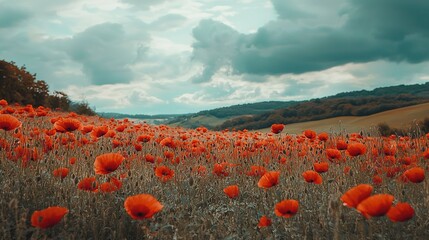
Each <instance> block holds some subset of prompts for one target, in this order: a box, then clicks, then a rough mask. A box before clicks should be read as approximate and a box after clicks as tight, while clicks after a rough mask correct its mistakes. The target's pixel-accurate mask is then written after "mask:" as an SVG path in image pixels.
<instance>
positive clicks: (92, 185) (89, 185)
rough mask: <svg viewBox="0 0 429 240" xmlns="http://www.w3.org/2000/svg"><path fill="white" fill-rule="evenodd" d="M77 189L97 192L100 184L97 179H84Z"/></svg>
mask: <svg viewBox="0 0 429 240" xmlns="http://www.w3.org/2000/svg"><path fill="white" fill-rule="evenodd" d="M77 188H78V189H80V190H84V191H91V192H97V191H98V183H97V181H96V180H95V177H87V178H84V179H82V180H81V181H80V182H79V183H78V184H77Z"/></svg>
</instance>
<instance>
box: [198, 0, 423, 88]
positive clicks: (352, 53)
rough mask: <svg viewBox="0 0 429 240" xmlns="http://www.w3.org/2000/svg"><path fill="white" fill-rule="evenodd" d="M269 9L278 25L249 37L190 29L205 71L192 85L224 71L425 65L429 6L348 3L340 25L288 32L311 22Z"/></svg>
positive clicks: (209, 26)
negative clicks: (275, 14)
mask: <svg viewBox="0 0 429 240" xmlns="http://www.w3.org/2000/svg"><path fill="white" fill-rule="evenodd" d="M305 2H306V3H307V2H308V3H309V4H310V3H311V4H320V3H315V1H313V0H307V1H305ZM330 2H331V3H334V1H330ZM272 3H273V5H274V7H275V9H276V11H277V12H278V14H279V19H278V20H276V21H273V22H270V23H268V24H266V25H265V26H263V27H261V28H259V29H258V31H257V32H256V33H254V34H247V35H244V34H240V33H238V32H237V31H235V30H234V29H232V28H231V27H229V26H227V25H224V24H221V23H218V22H216V21H203V22H201V23H200V25H199V26H198V27H196V28H195V29H194V32H193V35H194V38H195V40H196V43H195V44H194V45H193V48H194V52H193V53H194V59H195V60H196V61H199V62H201V63H203V65H204V67H205V68H204V70H203V73H202V74H201V75H200V76H196V78H195V79H194V82H204V81H210V79H211V77H212V76H213V75H214V74H215V73H216V71H218V70H219V69H220V68H222V67H225V66H231V67H232V69H233V73H235V74H244V73H248V74H257V75H265V74H269V75H271V74H285V73H295V74H300V73H304V72H309V71H320V70H324V69H328V68H331V67H334V66H338V65H343V64H346V63H364V62H370V61H376V60H387V61H391V62H402V61H405V62H410V63H419V62H423V61H427V60H428V59H429V48H428V47H427V46H428V45H429V21H427V13H428V12H429V1H426V0H411V1H402V0H378V1H373V0H349V1H348V2H347V4H346V6H345V7H344V8H343V9H341V11H340V12H338V13H337V14H338V15H342V16H343V17H345V19H346V20H345V22H344V23H343V24H342V25H340V26H316V27H311V26H307V27H295V26H294V24H295V23H297V22H298V21H297V19H298V20H299V19H306V18H311V15H309V14H308V13H307V12H305V8H296V7H295V8H289V7H288V6H287V5H286V4H285V3H283V2H282V1H280V0H272ZM313 9H314V8H313ZM212 38H213V39H217V40H212Z"/></svg>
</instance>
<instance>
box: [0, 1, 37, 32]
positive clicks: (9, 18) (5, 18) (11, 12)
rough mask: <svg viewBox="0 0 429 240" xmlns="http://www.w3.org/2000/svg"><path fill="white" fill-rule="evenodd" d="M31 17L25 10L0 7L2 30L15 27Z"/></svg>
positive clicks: (0, 25) (0, 26)
mask: <svg viewBox="0 0 429 240" xmlns="http://www.w3.org/2000/svg"><path fill="white" fill-rule="evenodd" d="M30 17H31V13H29V12H28V11H26V10H24V9H19V8H11V7H7V6H3V7H0V28H9V27H15V26H16V25H18V24H19V23H20V22H23V21H25V20H27V19H29V18H30Z"/></svg>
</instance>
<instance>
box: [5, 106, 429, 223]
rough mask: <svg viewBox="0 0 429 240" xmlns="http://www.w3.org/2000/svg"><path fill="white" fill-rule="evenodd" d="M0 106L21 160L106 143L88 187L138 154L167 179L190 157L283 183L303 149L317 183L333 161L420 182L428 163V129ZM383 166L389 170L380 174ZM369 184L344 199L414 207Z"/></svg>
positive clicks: (107, 188)
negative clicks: (264, 129)
mask: <svg viewBox="0 0 429 240" xmlns="http://www.w3.org/2000/svg"><path fill="white" fill-rule="evenodd" d="M0 106H1V107H2V109H1V114H0V129H2V130H4V134H2V135H3V136H1V135H0V149H1V151H2V156H5V159H7V160H10V161H14V162H16V163H18V164H20V165H21V166H22V167H28V166H31V164H32V162H37V161H39V160H41V159H43V157H44V154H46V153H49V152H52V151H55V150H58V149H63V150H65V151H67V150H72V149H76V148H81V149H82V150H81V151H82V152H83V154H84V155H86V156H88V157H90V156H91V153H90V149H91V146H92V145H95V144H97V142H99V141H101V142H103V144H109V145H110V146H109V147H108V148H107V147H106V149H108V150H106V153H103V154H100V155H98V156H94V158H92V161H93V173H94V174H93V175H92V176H81V175H79V174H78V176H80V177H82V178H81V179H80V181H79V182H78V183H77V186H76V187H77V189H79V190H82V191H88V192H93V193H98V192H102V193H114V192H116V191H119V190H120V189H121V187H122V185H123V182H124V181H126V179H127V175H128V172H130V171H131V170H132V169H131V162H132V161H135V160H139V161H143V162H144V163H145V164H151V165H153V174H154V176H156V177H157V178H158V179H159V181H161V182H163V183H165V184H168V182H170V181H172V180H174V179H175V178H176V177H177V176H176V175H177V173H176V174H175V171H174V170H173V169H172V168H171V166H176V165H180V164H182V163H186V164H191V165H192V168H191V174H194V175H197V176H199V177H204V176H207V175H209V174H210V171H209V170H208V169H212V170H211V173H212V175H214V176H216V177H219V178H225V177H230V176H232V175H235V174H245V175H247V176H249V177H256V178H258V179H259V180H258V181H257V187H259V188H262V189H265V190H266V191H270V190H269V189H270V188H272V187H274V186H276V185H279V184H280V181H279V179H280V177H281V174H283V172H282V171H283V170H284V168H282V167H280V166H282V165H286V164H288V163H289V162H293V164H301V163H302V162H300V161H301V160H296V159H294V158H297V159H299V158H301V157H305V159H306V161H309V160H308V156H311V157H312V158H315V159H312V160H311V161H312V164H311V165H312V166H313V169H307V170H305V171H303V172H302V173H300V174H301V175H302V181H305V182H307V183H312V184H316V185H320V184H323V183H324V182H323V177H322V176H323V174H324V173H326V172H328V171H329V169H330V166H331V165H332V164H334V165H336V166H337V165H338V166H343V171H344V174H346V175H347V174H351V173H350V171H351V169H352V167H351V165H353V166H354V168H356V167H357V168H358V169H354V170H355V171H361V172H365V171H368V169H371V173H372V174H373V184H374V185H376V186H378V185H381V184H383V181H385V179H395V180H397V181H399V182H401V183H404V184H405V183H408V182H411V183H421V182H423V181H424V180H425V172H426V171H427V168H428V159H429V146H428V144H429V143H428V139H429V134H427V135H426V136H423V137H421V138H418V139H413V138H410V137H398V136H391V137H389V138H381V137H369V136H368V137H363V136H362V134H358V133H352V134H350V135H349V136H342V135H339V136H334V135H331V134H328V133H319V134H317V133H316V132H315V131H313V130H305V131H304V132H303V134H301V135H297V136H293V135H288V134H281V133H282V131H283V130H284V128H285V126H284V125H283V124H273V125H272V128H271V133H261V132H249V131H245V130H244V131H235V132H229V131H227V130H225V131H221V132H213V131H209V130H208V129H206V128H204V127H199V128H197V129H183V128H172V127H168V126H165V125H160V126H152V125H149V124H146V123H134V122H132V121H129V120H127V119H125V120H113V119H101V118H97V117H92V118H89V117H85V116H80V115H77V114H75V113H59V112H53V111H50V109H47V108H43V107H39V108H36V109H35V108H33V107H32V106H31V105H29V106H24V107H23V106H19V105H16V106H9V105H8V103H7V102H6V101H5V100H1V101H0ZM35 119H39V120H37V121H36V120H35ZM46 123H48V124H46ZM38 124H40V126H39V125H38ZM9 132H10V134H9ZM31 139H36V140H37V141H39V140H40V141H42V143H43V144H42V145H32V143H34V141H31ZM148 146H150V149H153V148H156V151H147V149H149V147H148ZM292 153H294V154H295V155H292ZM67 156H68V159H65V161H64V166H61V167H59V168H56V169H51V171H52V175H53V176H54V177H57V178H59V179H64V178H66V177H67V176H68V175H69V172H70V171H71V169H70V168H69V167H67V166H72V165H75V164H79V161H82V160H80V159H77V158H76V157H73V156H69V155H67ZM58 157H59V158H62V156H58ZM224 159H229V160H228V161H225V160H224ZM243 159H246V160H249V159H258V161H259V163H258V164H248V162H252V163H253V162H255V161H241V160H243ZM293 164H291V165H293ZM302 164H303V163H302ZM425 168H426V170H425ZM282 169H283V170H282ZM91 171H92V170H91ZM384 175H385V176H386V177H382V176H384ZM99 176H103V179H104V180H105V181H103V182H102V183H100V182H99V180H100V177H99ZM223 191H224V193H225V194H226V196H227V197H229V198H230V199H236V198H238V197H239V196H240V186H239V185H236V184H234V185H229V186H226V187H225V188H224V189H223ZM372 191H373V186H371V185H369V184H361V185H358V186H356V187H354V188H352V189H350V190H349V191H347V192H346V193H344V195H343V196H342V197H341V200H342V201H343V202H344V205H346V206H347V207H351V208H356V209H357V211H358V212H360V213H361V214H362V215H363V216H365V217H366V218H369V217H376V216H383V215H387V216H388V217H389V219H390V220H392V221H394V222H397V221H406V220H409V219H411V218H412V217H413V216H414V209H413V208H412V206H411V205H410V204H408V203H397V204H396V206H392V204H393V200H394V197H393V196H392V195H390V194H376V195H373V196H371V193H372ZM232 201H233V200H232ZM298 208H299V201H298V200H295V199H284V200H282V201H280V202H278V203H277V204H276V205H275V206H274V214H275V215H276V216H279V217H284V218H290V217H292V216H294V215H295V214H297V213H298ZM124 209H125V211H126V212H127V213H128V214H129V215H130V217H131V218H133V219H145V218H152V217H153V216H154V215H155V214H156V213H157V212H159V211H161V210H162V209H163V205H162V204H161V203H160V202H159V201H158V200H157V199H156V198H155V197H154V196H152V195H150V194H137V195H134V196H129V197H127V198H126V199H125V201H124ZM68 212H69V209H67V208H65V207H59V206H52V207H48V208H46V209H44V210H39V211H34V213H33V214H32V216H31V224H32V225H33V226H35V227H39V228H49V227H52V226H54V225H55V224H57V223H58V222H59V221H61V219H62V218H63V217H64V216H65V215H66V214H67V213H68ZM267 215H268V213H267ZM267 215H263V216H262V217H261V218H260V219H259V223H258V226H259V227H267V226H270V225H271V222H272V221H271V219H270V218H269V217H268V216H267Z"/></svg>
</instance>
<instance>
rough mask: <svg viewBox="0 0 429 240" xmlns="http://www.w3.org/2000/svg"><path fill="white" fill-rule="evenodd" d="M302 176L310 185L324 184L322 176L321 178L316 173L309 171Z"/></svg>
mask: <svg viewBox="0 0 429 240" xmlns="http://www.w3.org/2000/svg"><path fill="white" fill-rule="evenodd" d="M302 176H303V177H304V179H305V181H306V182H308V183H315V184H321V183H322V176H320V174H319V173H318V172H316V171H313V170H307V171H305V172H303V173H302Z"/></svg>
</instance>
